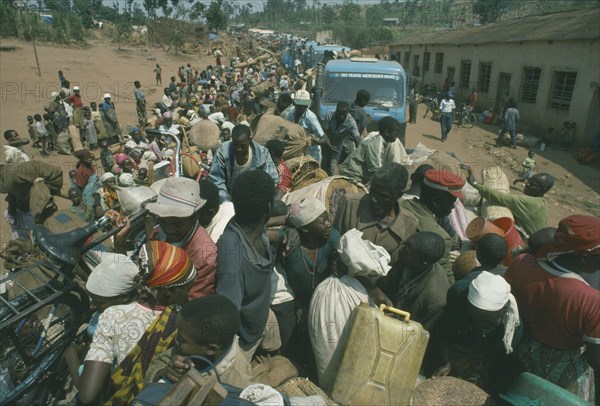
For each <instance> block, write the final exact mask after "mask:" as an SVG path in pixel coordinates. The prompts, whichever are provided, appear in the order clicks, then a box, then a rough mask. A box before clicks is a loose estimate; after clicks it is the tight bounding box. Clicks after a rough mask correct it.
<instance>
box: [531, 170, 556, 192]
mask: <svg viewBox="0 0 600 406" xmlns="http://www.w3.org/2000/svg"><path fill="white" fill-rule="evenodd" d="M532 178H535V180H536V183H537V185H538V186H539V187H540V190H541V191H542V193H546V192H548V191H549V190H550V189H552V186H554V176H552V175H550V174H549V173H546V172H541V173H538V174H535V175H533V176H532ZM529 181H530V182H531V179H529Z"/></svg>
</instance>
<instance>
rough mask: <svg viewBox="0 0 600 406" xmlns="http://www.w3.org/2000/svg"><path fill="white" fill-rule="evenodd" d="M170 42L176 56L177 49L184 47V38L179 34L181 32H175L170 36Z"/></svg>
mask: <svg viewBox="0 0 600 406" xmlns="http://www.w3.org/2000/svg"><path fill="white" fill-rule="evenodd" d="M169 39H170V41H171V45H173V46H174V47H175V55H177V54H178V52H179V49H180V48H181V47H182V46H183V45H184V42H185V41H184V38H183V34H181V32H179V31H175V32H174V33H173V35H171V38H169Z"/></svg>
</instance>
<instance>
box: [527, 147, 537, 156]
mask: <svg viewBox="0 0 600 406" xmlns="http://www.w3.org/2000/svg"><path fill="white" fill-rule="evenodd" d="M529 155H535V152H534V151H533V150H532V149H530V150H529V151H527V156H529Z"/></svg>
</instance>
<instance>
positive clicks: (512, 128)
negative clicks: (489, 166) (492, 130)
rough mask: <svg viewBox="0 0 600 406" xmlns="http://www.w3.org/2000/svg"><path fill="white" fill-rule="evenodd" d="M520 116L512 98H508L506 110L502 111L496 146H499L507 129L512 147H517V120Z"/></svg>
mask: <svg viewBox="0 0 600 406" xmlns="http://www.w3.org/2000/svg"><path fill="white" fill-rule="evenodd" d="M520 118H521V117H520V116H519V110H517V104H516V103H515V101H514V100H510V101H509V102H508V109H507V110H506V113H504V120H503V122H502V130H500V134H498V138H497V139H496V146H497V147H499V146H500V143H501V142H502V140H503V139H504V135H505V134H506V132H507V131H508V132H510V141H511V144H512V149H517V121H519V119H520Z"/></svg>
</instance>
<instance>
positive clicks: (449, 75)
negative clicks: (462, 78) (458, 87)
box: [446, 66, 456, 85]
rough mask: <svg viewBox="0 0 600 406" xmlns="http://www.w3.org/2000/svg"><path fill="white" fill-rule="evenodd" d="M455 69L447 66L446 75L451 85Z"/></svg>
mask: <svg viewBox="0 0 600 406" xmlns="http://www.w3.org/2000/svg"><path fill="white" fill-rule="evenodd" d="M455 71H456V69H454V66H448V69H447V71H446V72H447V75H446V77H447V78H448V84H449V85H452V82H455V80H454V72H455Z"/></svg>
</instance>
